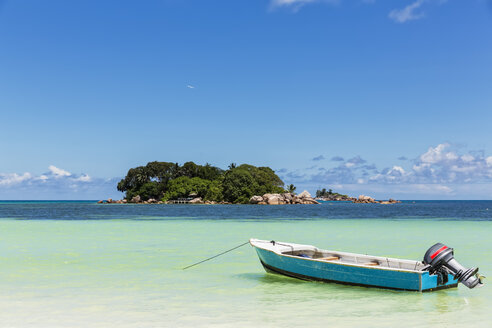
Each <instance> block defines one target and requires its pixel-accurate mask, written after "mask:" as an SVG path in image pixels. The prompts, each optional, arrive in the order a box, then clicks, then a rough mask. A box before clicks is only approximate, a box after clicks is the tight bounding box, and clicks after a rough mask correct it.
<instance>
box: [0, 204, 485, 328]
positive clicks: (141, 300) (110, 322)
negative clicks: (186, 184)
mask: <svg viewBox="0 0 492 328" xmlns="http://www.w3.org/2000/svg"><path fill="white" fill-rule="evenodd" d="M488 208H489V209H492V202H416V203H415V204H414V203H412V202H408V203H405V204H398V205H396V206H382V205H367V204H361V205H357V204H344V203H331V204H324V205H319V206H219V205H217V206H186V205H165V206H158V205H155V206H138V205H135V206H134V205H129V206H125V205H123V206H122V205H95V204H93V203H83V202H80V203H63V202H62V203H39V202H33V203H22V202H15V203H12V202H1V203H0V217H2V218H3V219H0V249H1V250H2V252H1V253H0V327H87V326H90V327H108V326H118V327H190V326H193V327H211V326H213V327H231V326H234V327H252V326H262V327H299V326H309V327H329V326H336V327H361V326H364V327H395V326H397V327H416V326H430V325H435V326H438V327H465V326H467V327H468V326H472V327H490V326H492V314H491V312H490V309H492V289H491V288H492V285H486V286H485V287H483V288H476V289H473V290H469V289H467V288H466V287H465V286H463V285H461V286H459V288H457V289H450V290H442V291H437V292H432V293H424V294H420V293H415V292H398V291H389V290H380V289H373V288H362V287H352V286H344V285H337V284H323V283H313V282H304V281H299V280H296V279H292V278H287V277H282V276H276V275H272V274H267V273H265V272H264V270H263V268H262V267H261V265H260V263H259V261H258V259H257V256H256V254H255V252H254V250H253V249H252V248H251V247H250V246H244V247H242V248H240V249H238V250H236V251H234V252H231V253H228V254H226V255H224V256H222V257H219V258H217V259H214V260H211V261H208V262H205V263H203V264H201V265H198V266H196V267H193V268H190V269H188V270H185V271H183V270H181V268H182V267H184V266H186V265H189V264H191V263H194V262H197V261H199V260H202V259H204V258H206V257H209V256H212V255H214V254H217V253H219V252H221V251H224V250H226V249H229V248H232V247H234V246H236V245H238V244H241V243H242V242H244V241H247V240H248V239H249V238H251V237H255V238H261V239H275V240H280V241H281V240H283V241H292V242H298V243H307V244H314V245H316V246H318V247H320V248H327V249H336V250H345V251H351V252H358V253H367V254H374V255H383V256H390V257H401V258H409V259H421V258H422V256H423V254H424V253H425V251H426V250H427V248H428V247H429V246H431V245H432V244H434V243H435V242H438V241H442V242H444V243H446V244H448V245H449V246H451V247H454V249H455V256H456V258H457V260H458V261H459V262H461V263H462V264H464V265H465V266H479V267H480V272H482V273H483V274H484V275H486V276H487V275H490V274H491V272H492V255H491V254H490V249H491V246H492V245H491V236H492V214H491V213H490V211H488V210H487V209H488Z"/></svg>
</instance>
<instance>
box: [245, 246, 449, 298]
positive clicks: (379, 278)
mask: <svg viewBox="0 0 492 328" xmlns="http://www.w3.org/2000/svg"><path fill="white" fill-rule="evenodd" d="M253 246H254V247H255V249H256V252H257V254H258V257H259V258H260V262H261V264H262V265H263V267H264V268H265V270H266V271H268V272H272V273H276V274H282V275H285V276H289V277H294V278H298V279H303V280H310V281H322V282H334V283H341V284H348V285H357V286H364V287H377V288H386V289H396V290H408V291H422V292H426V291H434V290H439V289H444V288H453V287H456V286H457V284H458V282H457V281H456V280H455V279H454V278H453V276H452V275H448V282H447V283H445V284H438V276H437V275H429V272H427V271H409V270H398V269H392V270H389V269H383V268H377V267H376V268H375V267H365V266H356V265H349V264H343V263H330V262H325V261H318V260H313V259H306V258H302V257H297V256H286V255H282V254H279V253H277V252H275V251H272V250H271V249H263V248H260V247H257V246H255V245H253Z"/></svg>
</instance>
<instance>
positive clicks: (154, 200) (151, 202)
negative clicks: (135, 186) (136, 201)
mask: <svg viewBox="0 0 492 328" xmlns="http://www.w3.org/2000/svg"><path fill="white" fill-rule="evenodd" d="M147 202H148V203H149V204H153V203H157V200H156V199H154V198H150V199H149V200H147Z"/></svg>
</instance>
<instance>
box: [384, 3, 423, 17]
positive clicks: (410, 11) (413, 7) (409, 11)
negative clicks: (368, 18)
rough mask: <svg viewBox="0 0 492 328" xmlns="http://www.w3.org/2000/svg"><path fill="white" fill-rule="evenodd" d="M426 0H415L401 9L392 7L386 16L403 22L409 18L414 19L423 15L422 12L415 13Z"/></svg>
mask: <svg viewBox="0 0 492 328" xmlns="http://www.w3.org/2000/svg"><path fill="white" fill-rule="evenodd" d="M426 1H427V0H417V1H415V2H413V3H411V4H409V5H408V6H406V7H405V8H403V9H394V10H392V11H390V13H389V15H388V17H389V18H391V19H392V20H394V21H395V22H397V23H405V22H408V21H411V20H416V19H420V18H423V17H424V14H423V13H422V12H419V13H417V12H416V11H417V10H418V9H419V8H420V7H421V6H422V5H423V4H424V3H425V2H426Z"/></svg>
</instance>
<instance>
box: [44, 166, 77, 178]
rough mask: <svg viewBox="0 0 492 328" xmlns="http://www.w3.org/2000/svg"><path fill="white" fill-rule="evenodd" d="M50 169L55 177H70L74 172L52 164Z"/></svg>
mask: <svg viewBox="0 0 492 328" xmlns="http://www.w3.org/2000/svg"><path fill="white" fill-rule="evenodd" d="M48 169H49V170H50V172H51V174H53V175H54V176H55V177H69V176H71V175H72V173H70V172H68V171H65V170H63V169H59V168H57V167H56V166H54V165H50V166H49V167H48Z"/></svg>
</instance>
